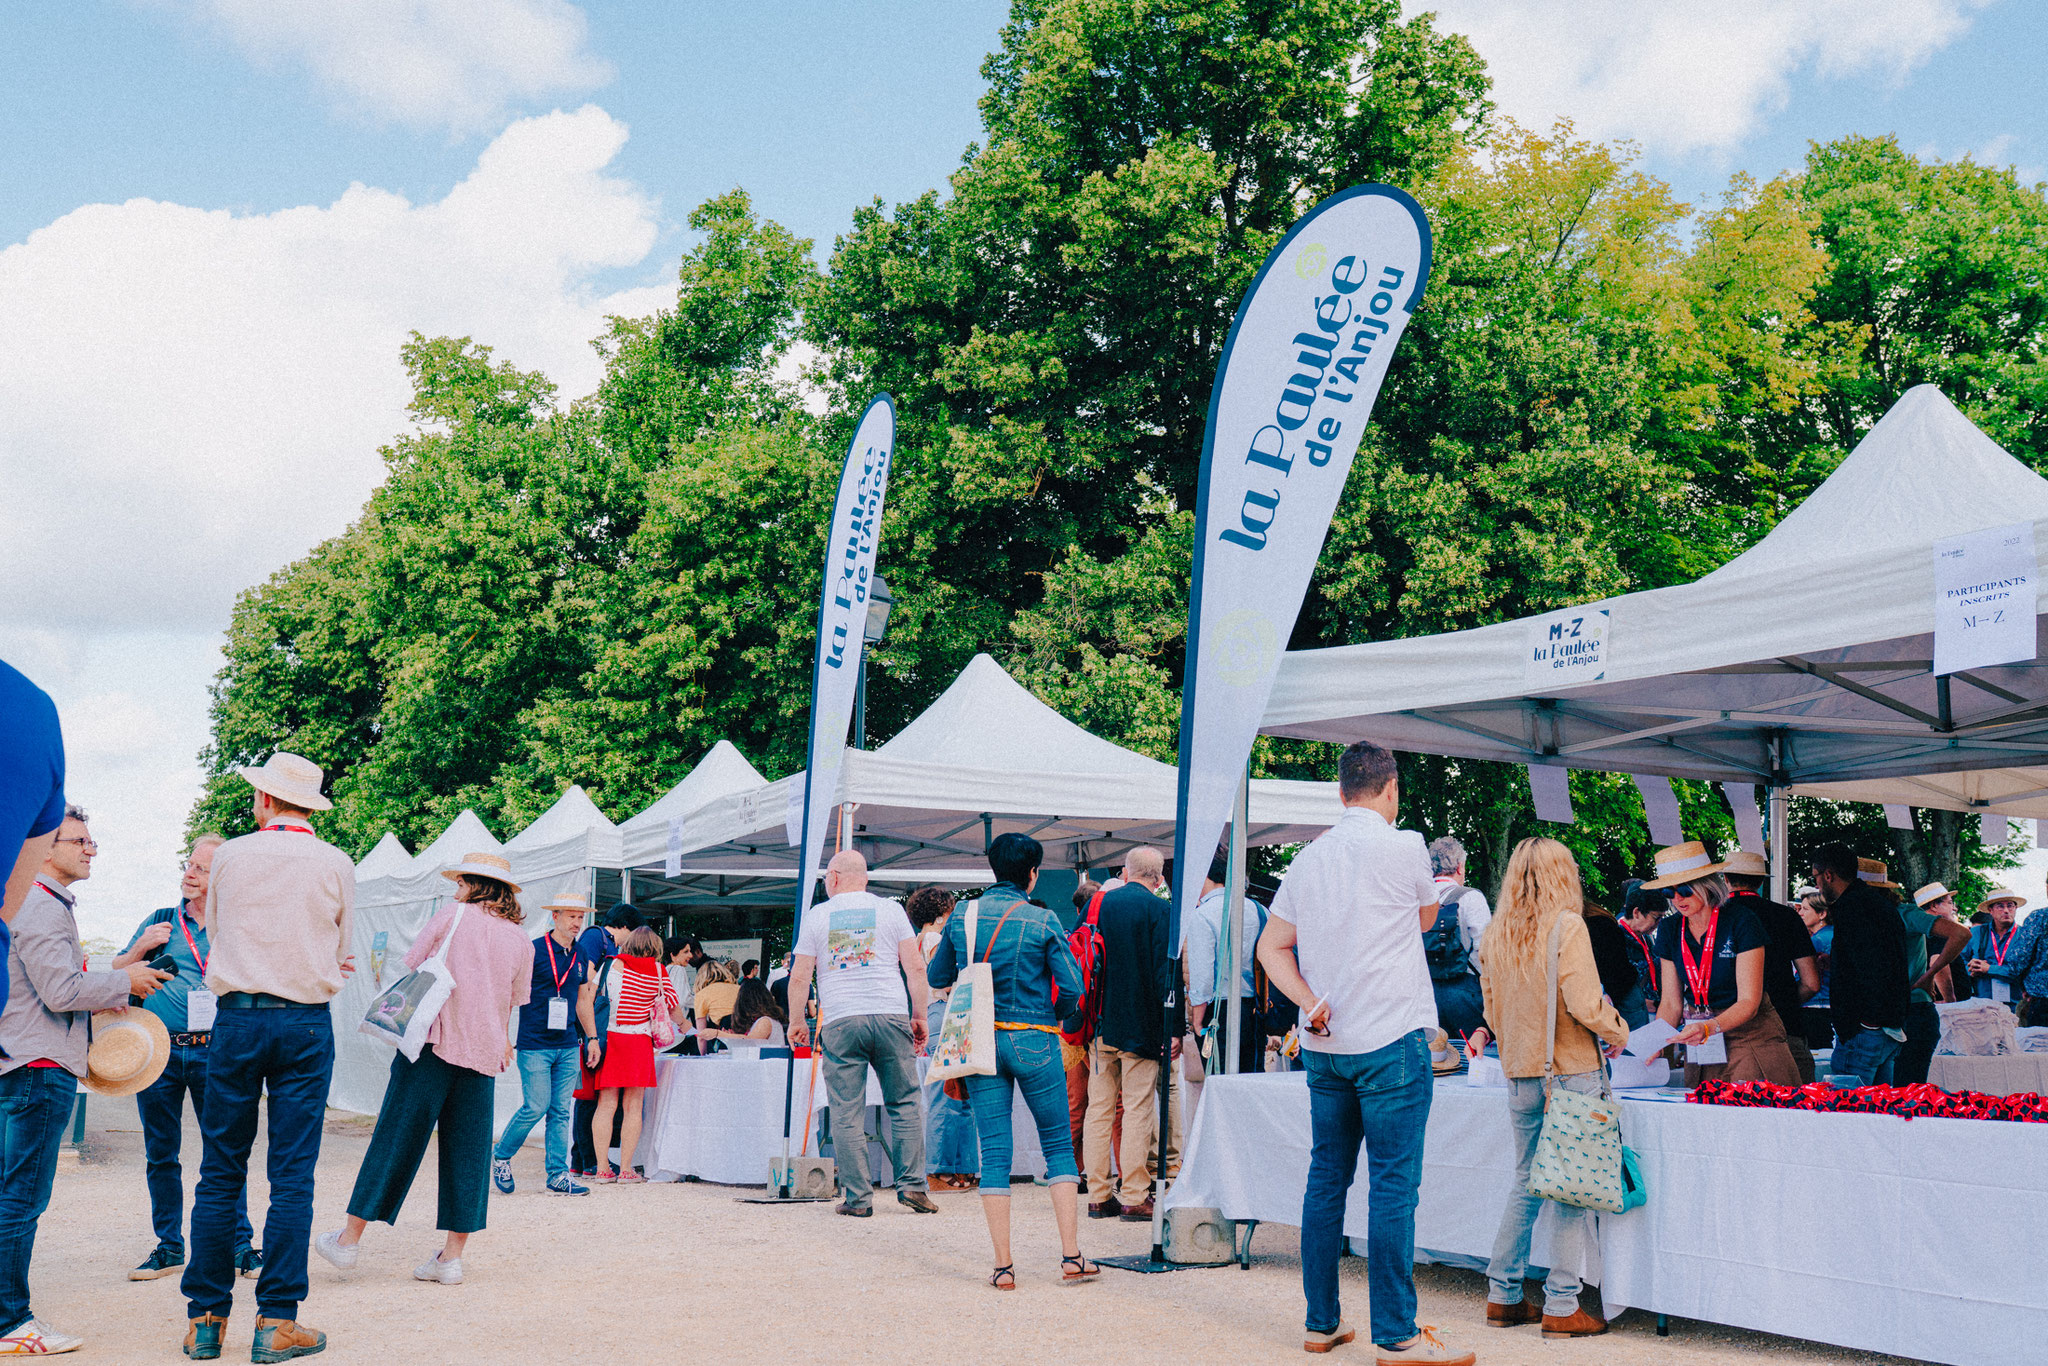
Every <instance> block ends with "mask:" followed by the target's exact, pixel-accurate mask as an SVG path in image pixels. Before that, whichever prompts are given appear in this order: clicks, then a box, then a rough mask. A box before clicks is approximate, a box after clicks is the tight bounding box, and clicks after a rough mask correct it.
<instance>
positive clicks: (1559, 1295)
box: [1486, 1072, 1607, 1319]
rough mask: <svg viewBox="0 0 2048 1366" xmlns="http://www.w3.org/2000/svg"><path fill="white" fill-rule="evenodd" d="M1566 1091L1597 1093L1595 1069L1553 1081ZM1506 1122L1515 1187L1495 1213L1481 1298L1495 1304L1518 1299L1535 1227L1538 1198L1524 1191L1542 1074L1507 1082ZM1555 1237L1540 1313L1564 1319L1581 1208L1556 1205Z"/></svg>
mask: <svg viewBox="0 0 2048 1366" xmlns="http://www.w3.org/2000/svg"><path fill="white" fill-rule="evenodd" d="M1553 1084H1554V1085H1556V1086H1559V1087H1562V1088H1563V1089H1565V1090H1567V1091H1579V1092H1582V1093H1584V1094H1586V1095H1589V1096H1597V1095H1599V1094H1600V1093H1601V1092H1602V1091H1603V1090H1605V1089H1606V1085H1607V1078H1606V1075H1605V1074H1604V1073H1601V1072H1575V1073H1572V1074H1571V1075H1570V1076H1561V1077H1558V1078H1557V1079H1556V1080H1555V1082H1554V1083H1553ZM1508 1085H1509V1086H1510V1087H1511V1088H1512V1089H1511V1090H1510V1091H1509V1092H1508V1122H1509V1123H1511V1124H1513V1125H1514V1128H1515V1185H1514V1189H1513V1190H1511V1191H1510V1192H1508V1203H1507V1208H1505V1209H1503V1210H1502V1211H1501V1212H1500V1231H1499V1232H1498V1233H1496V1234H1494V1236H1493V1260H1492V1261H1491V1262H1488V1263H1487V1266H1486V1279H1487V1281H1488V1282H1489V1283H1490V1284H1489V1285H1488V1287H1487V1292H1486V1298H1487V1299H1489V1300H1491V1301H1493V1303H1495V1304H1520V1303H1521V1302H1522V1277H1523V1276H1524V1275H1526V1274H1527V1272H1528V1270H1529V1234H1530V1231H1531V1230H1532V1229H1534V1228H1535V1227H1536V1215H1537V1214H1538V1213H1539V1212H1540V1211H1541V1210H1542V1208H1543V1197H1542V1196H1540V1195H1531V1194H1530V1193H1529V1163H1530V1161H1531V1160H1533V1159H1534V1158H1535V1156H1536V1140H1537V1139H1538V1138H1540V1137H1542V1136H1543V1078H1541V1077H1516V1078H1514V1079H1513V1080H1512V1081H1510V1082H1509V1083H1508ZM1557 1215H1558V1219H1557V1237H1556V1239H1554V1240H1553V1241H1552V1244H1551V1249H1550V1275H1549V1276H1548V1278H1546V1279H1545V1280H1544V1282H1543V1312H1544V1313H1546V1314H1549V1315H1551V1316H1552V1317H1553V1318H1560V1319H1566V1318H1570V1317H1571V1316H1572V1315H1573V1314H1575V1313H1577V1312H1578V1309H1579V1288H1580V1287H1579V1277H1578V1273H1577V1270H1576V1268H1577V1267H1578V1265H1579V1262H1580V1259H1581V1257H1582V1255H1583V1251H1584V1247H1585V1241H1586V1231H1587V1229H1588V1228H1589V1227H1590V1223H1589V1220H1588V1218H1587V1214H1586V1211H1585V1210H1582V1209H1580V1208H1579V1207H1578V1206H1576V1205H1562V1204H1561V1205H1559V1206H1558V1207H1557Z"/></svg>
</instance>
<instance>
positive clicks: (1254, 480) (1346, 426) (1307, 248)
mask: <svg viewBox="0 0 2048 1366" xmlns="http://www.w3.org/2000/svg"><path fill="white" fill-rule="evenodd" d="M1429 254H1430V232H1429V219H1428V218H1427V217H1426V216H1424V214H1423V212H1422V206H1421V205H1420V204H1417V203H1416V202H1415V201H1414V200H1413V199H1411V198H1410V197H1409V196H1407V195H1406V194H1403V193H1402V192H1401V191H1400V190H1397V189H1394V188H1393V187H1392V186H1389V185H1360V186H1357V187H1355V188H1353V189H1349V190H1344V191H1341V192H1340V193H1337V194H1334V195H1331V196H1330V197H1329V198H1328V199H1325V200H1324V201H1323V202H1322V203H1320V204H1318V205H1316V206H1315V208H1313V209H1311V210H1310V211H1309V212H1308V214H1307V215H1306V216H1304V217H1303V218H1302V220H1301V221H1300V222H1299V223H1296V224H1295V225H1294V227H1293V228H1292V229H1291V230H1290V231H1289V232H1288V234H1287V236H1286V237H1284V238H1282V239H1281V241H1280V244H1279V245H1278V246H1276V247H1274V248H1273V250H1272V252H1271V254H1269V255H1268V256H1267V257H1266V263H1265V264H1264V265H1263V266H1261V267H1260V268H1259V273H1258V276H1257V278H1255V279H1254V280H1253V281H1252V285H1251V288H1250V289H1249V290H1247V291H1246V293H1245V297H1244V302H1243V303H1241V304H1240V305H1238V309H1237V318H1236V320H1235V321H1234V322H1232V323H1231V325H1230V336H1229V339H1228V340H1227V341H1225V343H1224V345H1223V358H1222V360H1220V361H1219V362H1217V365H1216V386H1215V388H1214V390H1213V391H1212V392H1211V394H1210V397H1209V429H1208V433H1207V435H1206V437H1205V438H1204V440H1203V443H1202V478H1201V488H1200V493H1199V495H1198V497H1197V502H1196V514H1195V565H1194V583H1193V586H1192V589H1191V591H1190V593H1189V596H1188V649H1187V665H1186V672H1185V674H1184V675H1183V677H1182V681H1181V710H1180V799H1179V810H1178V816H1179V823H1178V826H1177V828H1176V833H1175V835H1174V851H1173V852H1174V881H1175V884H1176V885H1175V892H1176V894H1175V896H1174V898H1173V905H1172V907H1171V909H1170V910H1169V912H1168V914H1169V917H1170V922H1171V923H1170V926H1169V930H1168V937H1167V941H1166V942H1167V943H1168V944H1170V945H1172V944H1178V943H1179V942H1180V917H1181V913H1182V910H1183V908H1185V907H1191V906H1193V905H1194V904H1195V902H1196V900H1197V899H1198V897H1199V894H1200V892H1201V887H1202V878H1203V875H1204V874H1205V873H1206V872H1207V870H1208V867H1209V857H1210V853H1211V851H1212V850H1214V849H1215V848H1216V843H1217V840H1218V839H1219V838H1220V837H1221V836H1222V834H1223V827H1224V825H1225V823H1226V822H1227V821H1228V819H1229V815H1230V808H1231V802H1232V799H1233V797H1234V796H1235V794H1236V790H1237V785H1238V783H1239V781H1241V780H1242V778H1243V776H1244V770H1245V762H1246V760H1247V759H1248V758H1249V757H1250V755H1251V747H1252V740H1253V739H1254V737H1256V736H1257V734H1258V729H1259V720H1260V718H1261V717H1262V716H1263V715H1264V714H1265V710H1266V702H1267V699H1268V698H1269V697H1270V696H1271V695H1272V691H1273V677H1274V674H1275V673H1276V672H1277V671H1278V669H1279V666H1280V655H1281V652H1282V651H1283V650H1285V649H1286V648H1287V641H1288V637H1289V636H1291V635H1292V634H1293V633H1294V623H1295V619H1296V618H1297V617H1299V616H1300V615H1301V602H1302V598H1303V596H1304V595H1305V594H1306V593H1307V591H1308V583H1309V577H1310V576H1311V575H1312V574H1313V573H1314V572H1315V567H1316V559H1317V557H1318V556H1319V555H1321V553H1322V549H1323V541H1324V539H1325V538H1326V537H1327V536H1328V534H1329V530H1330V518H1331V517H1332V516H1333V515H1334V514H1335V512H1336V510H1337V500H1338V498H1339V497H1340V496H1341V495H1342V494H1343V492H1344V479H1345V476H1346V475H1348V474H1349V473H1350V471H1351V461H1352V457H1353V456H1355V455H1356V454H1357V453H1358V442H1359V438H1360V437H1362V436H1363V435H1364V434H1365V424H1366V422H1367V420H1368V419H1369V418H1370V417H1371V415H1372V405H1373V401H1374V400H1375V399H1376V398H1378V397H1379V391H1380V383H1381V381H1382V380H1384V379H1385V378H1386V374H1387V364H1388V362H1389V361H1391V360H1392V359H1393V355H1394V348H1395V347H1396V346H1397V345H1399V344H1400V341H1401V336H1402V334H1403V333H1404V332H1405V331H1406V330H1407V327H1408V320H1409V318H1410V317H1411V316H1412V315H1413V314H1414V312H1415V309H1416V308H1417V306H1418V305H1420V304H1421V302H1422V289H1423V285H1424V283H1425V282H1426V281H1427V280H1428V279H1429Z"/></svg>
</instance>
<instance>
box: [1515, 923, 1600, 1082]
mask: <svg viewBox="0 0 2048 1366" xmlns="http://www.w3.org/2000/svg"><path fill="white" fill-rule="evenodd" d="M1562 919H1563V922H1564V925H1563V933H1562V934H1561V935H1559V936H1558V970H1557V997H1558V1008H1557V1058H1556V1067H1557V1075H1559V1076H1561V1077H1565V1076H1572V1075H1574V1074H1576V1073H1579V1072H1596V1071H1598V1070H1599V1068H1600V1049H1599V1046H1598V1045H1597V1044H1596V1043H1595V1042H1594V1040H1593V1036H1594V1035H1595V1034H1597V1035H1599V1036H1600V1037H1601V1038H1603V1039H1606V1040H1607V1041H1608V1042H1609V1043H1612V1044H1616V1045H1620V1044H1624V1043H1627V1042H1628V1022H1627V1021H1625V1020H1623V1019H1622V1018H1621V1012H1620V1011H1618V1010H1616V1009H1615V1008H1614V1007H1613V1005H1611V1004H1610V1003H1609V1002H1608V1001H1607V998H1606V997H1605V996H1603V995H1601V992H1600V972H1599V969H1598V968H1596V967H1595V966H1594V965H1593V941H1592V940H1591V939H1590V938H1588V937H1587V935H1586V922H1585V920H1584V919H1582V918H1581V917H1580V916H1578V915H1576V914H1570V913H1567V914H1565V915H1564V916H1563V917H1562ZM1551 923H1552V922H1549V921H1546V922H1544V924H1542V925H1541V926H1540V927H1538V930H1537V933H1536V951H1535V953H1534V954H1532V955H1531V956H1529V957H1527V958H1518V957H1517V956H1516V955H1515V954H1514V953H1512V952H1510V951H1509V949H1508V946H1507V940H1506V933H1505V931H1506V926H1505V924H1504V922H1503V919H1502V917H1501V916H1500V915H1498V914H1496V915H1495V916H1494V918H1493V921H1492V923H1491V924H1489V925H1488V926H1487V927H1486V935H1485V938H1484V939H1482V940H1481V941H1480V962H1481V963H1482V964H1483V965H1484V968H1483V971H1482V972H1481V974H1480V978H1479V985H1480V990H1481V991H1482V992H1483V993H1484V996H1485V1001H1486V1027H1487V1029H1488V1030H1489V1031H1490V1032H1491V1033H1492V1034H1493V1037H1494V1038H1495V1040H1497V1041H1498V1042H1499V1044H1500V1065H1501V1070H1502V1071H1503V1072H1505V1073H1506V1074H1507V1075H1508V1076H1510V1077H1540V1076H1542V1075H1543V1017H1544V1013H1545V1010H1546V1005H1545V1002H1544V999H1543V998H1544V995H1545V993H1546V992H1547V990H1548V988H1549V972H1550V963H1549V953H1550V931H1551Z"/></svg>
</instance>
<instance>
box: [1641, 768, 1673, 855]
mask: <svg viewBox="0 0 2048 1366" xmlns="http://www.w3.org/2000/svg"><path fill="white" fill-rule="evenodd" d="M1629 776H1630V777H1631V778H1634V779H1635V780H1636V791H1638V792H1640V793H1642V794H1643V815H1644V816H1646V817H1648V818H1649V822H1650V838H1651V839H1652V840H1655V841H1656V842H1657V843H1658V844H1663V845H1672V844H1683V843H1685V831H1684V828H1683V827H1682V825H1681V824H1680V822H1679V819H1678V794H1677V793H1676V792H1674V791H1672V789H1671V780H1670V779H1669V778H1665V777H1660V776H1658V775H1656V774H1651V775H1649V776H1645V775H1643V774H1641V773H1631V774H1630V775H1629Z"/></svg>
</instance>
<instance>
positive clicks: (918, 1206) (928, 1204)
mask: <svg viewBox="0 0 2048 1366" xmlns="http://www.w3.org/2000/svg"><path fill="white" fill-rule="evenodd" d="M896 1203H897V1204H899V1205H906V1206H908V1207H909V1208H911V1209H913V1210H915V1211H917V1212H918V1213H919V1214H937V1213H938V1212H939V1207H938V1206H937V1205H934V1204H933V1203H932V1198H931V1197H930V1196H929V1195H926V1194H925V1193H924V1192H923V1191H898V1192H896Z"/></svg>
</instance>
